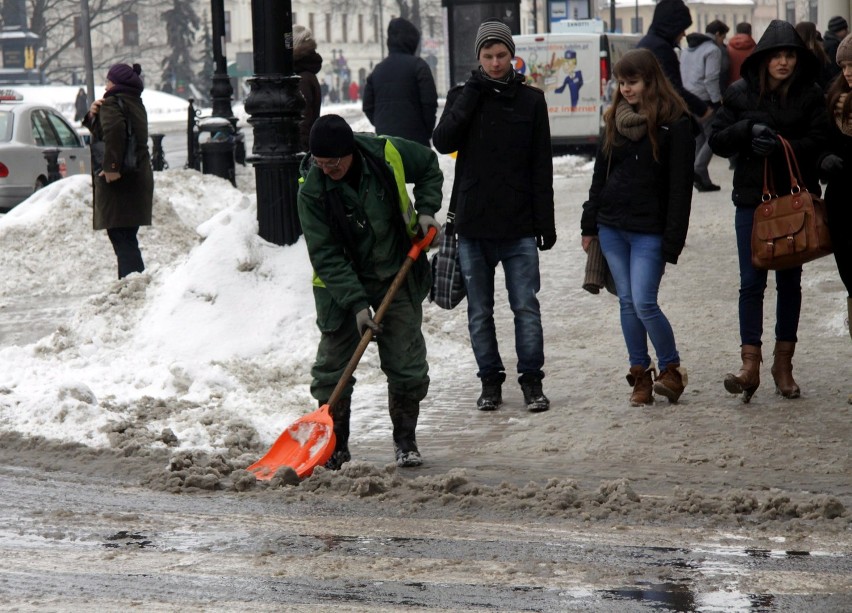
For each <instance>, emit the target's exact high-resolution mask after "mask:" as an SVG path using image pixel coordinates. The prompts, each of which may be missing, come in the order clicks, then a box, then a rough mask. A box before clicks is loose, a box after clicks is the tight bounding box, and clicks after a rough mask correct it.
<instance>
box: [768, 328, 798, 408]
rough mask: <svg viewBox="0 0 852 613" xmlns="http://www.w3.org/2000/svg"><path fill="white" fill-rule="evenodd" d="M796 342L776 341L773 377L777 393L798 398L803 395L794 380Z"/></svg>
mask: <svg viewBox="0 0 852 613" xmlns="http://www.w3.org/2000/svg"><path fill="white" fill-rule="evenodd" d="M795 351H796V343H791V342H790V341H776V342H775V351H774V352H773V355H774V356H775V360H774V361H773V363H772V371H771V372H772V378H773V379H775V393H776V394H781V395H782V396H783V397H784V398H798V397H799V396H800V395H801V392H800V390H799V386H798V385H796V382H795V381H794V380H793V353H795Z"/></svg>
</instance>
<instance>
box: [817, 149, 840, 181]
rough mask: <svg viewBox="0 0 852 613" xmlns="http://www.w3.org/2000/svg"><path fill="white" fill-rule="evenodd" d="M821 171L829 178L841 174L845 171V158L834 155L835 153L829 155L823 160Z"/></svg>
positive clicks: (820, 166)
mask: <svg viewBox="0 0 852 613" xmlns="http://www.w3.org/2000/svg"><path fill="white" fill-rule="evenodd" d="M819 169H820V170H821V171H822V173H823V175H825V176H827V177H830V176H833V175H836V174H839V173H840V172H841V171H842V170H843V158H841V157H840V156H838V155H834V154H833V153H829V154H828V155H827V156H825V157H824V158H822V162H821V163H820V165H819Z"/></svg>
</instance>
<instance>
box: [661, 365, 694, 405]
mask: <svg viewBox="0 0 852 613" xmlns="http://www.w3.org/2000/svg"><path fill="white" fill-rule="evenodd" d="M687 383H688V377H687V375H686V369H685V368H684V367H683V366H681V365H680V364H669V365H667V366H666V367H665V369H663V370H661V371H660V375H659V376H658V377H657V380H656V382H655V383H654V393H655V394H658V395H660V396H664V397H666V398H668V399H669V402H671V403H673V404H677V401H678V399H679V398H680V396H681V394H683V390H684V389H685V388H686V384H687Z"/></svg>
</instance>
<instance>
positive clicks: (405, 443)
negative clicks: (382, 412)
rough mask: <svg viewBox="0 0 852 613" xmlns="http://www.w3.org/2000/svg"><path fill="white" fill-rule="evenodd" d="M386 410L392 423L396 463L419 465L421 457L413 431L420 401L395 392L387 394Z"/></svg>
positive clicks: (418, 413)
mask: <svg viewBox="0 0 852 613" xmlns="http://www.w3.org/2000/svg"><path fill="white" fill-rule="evenodd" d="M388 411H389V413H390V418H391V423H392V424H393V449H394V453H395V455H396V465H397V466H401V467H403V468H408V467H411V466H420V465H421V464H423V458H422V457H420V451H418V449H417V439H416V438H415V436H414V431H415V430H416V429H417V418H418V417H419V415H420V402H419V401H417V400H412V399H411V398H407V397H405V396H399V395H397V394H390V393H389V394H388Z"/></svg>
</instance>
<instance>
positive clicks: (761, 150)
mask: <svg viewBox="0 0 852 613" xmlns="http://www.w3.org/2000/svg"><path fill="white" fill-rule="evenodd" d="M778 145H779V142H778V133H777V132H776V131H775V130H773V129H772V128H770V127H769V126H767V125H766V124H765V123H756V124H754V125H753V126H752V127H751V150H752V151H754V152H755V153H756V154H757V155H759V156H761V157H768V156H769V155H771V154H772V152H773V151H775V149H776V148H777V147H778Z"/></svg>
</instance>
